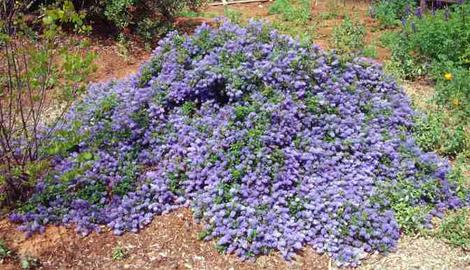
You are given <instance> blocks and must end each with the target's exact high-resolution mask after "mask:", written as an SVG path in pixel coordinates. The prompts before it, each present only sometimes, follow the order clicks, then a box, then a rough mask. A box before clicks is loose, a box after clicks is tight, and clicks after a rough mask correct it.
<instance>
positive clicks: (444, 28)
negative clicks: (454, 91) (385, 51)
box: [388, 3, 470, 79]
mask: <svg viewBox="0 0 470 270" xmlns="http://www.w3.org/2000/svg"><path fill="white" fill-rule="evenodd" d="M469 17H470V3H467V4H462V5H457V6H455V7H454V8H453V9H452V12H449V11H443V10H440V11H436V12H433V13H432V14H424V15H420V16H410V17H408V18H407V19H406V20H403V28H402V31H401V33H400V34H398V35H395V36H393V37H392V35H390V36H389V38H393V42H388V47H390V49H391V51H392V63H393V66H394V67H396V69H398V70H400V69H401V70H400V71H401V72H398V73H401V74H403V75H404V77H405V78H408V79H413V78H415V77H417V76H420V75H426V74H429V71H431V70H432V69H430V68H429V67H430V66H431V65H433V66H435V65H437V66H442V63H446V65H447V66H454V67H463V68H464V69H468V68H469V67H470V64H469V63H470V61H469V57H468V56H469V55H470V54H469V52H470V49H469V47H470V22H467V20H468V19H466V18H469ZM431 75H432V74H431ZM438 76H442V74H439V75H438ZM435 79H436V78H435Z"/></svg>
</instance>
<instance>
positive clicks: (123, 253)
mask: <svg viewBox="0 0 470 270" xmlns="http://www.w3.org/2000/svg"><path fill="white" fill-rule="evenodd" d="M128 255H129V254H128V251H127V250H126V249H125V248H124V247H122V246H121V245H117V246H115V247H114V249H113V252H112V254H111V258H112V259H113V261H122V260H124V259H125V258H126V257H127V256H128Z"/></svg>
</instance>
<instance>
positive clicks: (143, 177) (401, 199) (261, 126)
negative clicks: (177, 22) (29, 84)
mask: <svg viewBox="0 0 470 270" xmlns="http://www.w3.org/2000/svg"><path fill="white" fill-rule="evenodd" d="M412 118H413V111H412V110H411V108H410V105H409V102H408V99H407V97H406V96H405V95H404V93H403V92H402V91H401V90H400V88H399V87H398V86H397V84H396V83H395V82H394V81H392V80H390V79H388V78H387V77H385V76H384V75H383V73H382V71H381V69H380V67H379V66H377V65H376V64H373V63H370V62H368V61H367V60H365V59H355V60H353V61H352V62H349V63H343V62H340V61H339V60H338V57H337V56H336V55H334V54H327V53H325V52H322V51H321V50H320V49H319V47H317V46H313V47H307V46H300V45H299V43H298V42H296V41H295V40H293V39H291V38H290V37H288V36H284V35H280V34H279V33H277V32H276V31H273V30H271V29H270V28H269V27H266V26H264V25H263V24H262V23H261V22H251V23H250V24H249V25H248V26H246V28H243V27H240V26H237V25H233V24H230V23H227V22H222V23H221V25H220V27H218V28H216V29H212V28H210V27H209V26H207V25H203V26H201V27H199V28H198V29H197V30H196V32H195V33H194V35H193V36H186V35H179V34H178V33H176V32H172V33H170V34H169V35H168V36H167V37H166V38H165V39H163V40H162V41H161V42H160V43H159V46H158V48H157V49H156V50H155V52H154V54H153V57H152V58H151V60H150V61H149V62H148V63H146V64H145V65H144V66H143V67H142V68H141V70H140V71H139V73H138V74H137V75H134V76H131V77H129V78H128V79H126V80H123V81H116V82H111V83H108V84H102V85H93V86H91V87H90V89H89V93H88V94H87V95H86V96H85V98H84V99H83V100H82V102H80V103H79V104H77V105H76V106H75V107H74V108H73V109H72V110H71V111H70V113H69V114H68V116H67V119H68V121H67V122H66V123H65V124H64V127H63V129H62V131H61V132H60V134H59V135H58V136H57V139H56V145H55V146H54V147H52V148H51V149H49V151H50V153H52V154H55V164H56V165H55V168H54V170H53V171H52V172H51V173H50V174H48V175H47V176H46V177H45V178H44V179H43V180H42V181H41V182H40V184H38V186H37V191H36V194H35V195H34V196H33V197H32V198H31V200H30V202H29V203H28V204H26V205H25V206H24V207H23V209H21V211H19V212H18V213H15V214H12V215H11V220H13V221H16V222H20V223H22V225H21V226H20V229H21V230H24V231H25V232H27V233H28V234H32V233H35V232H41V231H43V230H44V226H45V225H46V224H70V225H74V226H76V229H77V231H78V232H79V233H81V234H88V233H90V232H91V231H94V230H99V226H98V225H100V224H106V225H107V226H108V227H110V228H112V229H113V231H114V232H115V233H116V234H122V233H124V232H128V231H131V232H137V231H138V230H140V229H142V228H143V227H144V226H145V225H147V224H149V223H150V222H151V220H152V218H153V217H154V216H155V215H159V214H162V213H167V212H169V211H171V210H173V209H175V208H178V207H183V206H189V207H191V209H192V210H193V213H194V217H195V218H196V219H197V220H199V221H202V222H203V223H204V224H205V228H206V229H205V230H204V231H203V232H201V235H200V236H201V238H202V239H206V240H210V239H216V240H217V244H218V247H219V248H220V249H221V250H223V251H225V252H228V253H235V254H237V255H238V256H240V257H242V258H244V259H247V258H250V257H253V256H256V255H259V254H267V253H269V252H270V251H272V250H279V251H280V252H281V253H282V255H283V256H284V257H285V258H286V259H291V258H292V256H293V255H294V253H295V252H296V251H298V250H300V249H301V248H302V247H303V246H305V245H310V246H312V247H313V248H315V249H316V250H317V251H318V252H326V253H328V254H330V255H331V256H333V258H334V259H336V261H337V262H338V263H339V264H342V265H356V264H357V263H358V262H359V259H360V258H362V257H363V256H364V255H365V254H366V253H367V252H372V251H379V252H386V251H389V250H391V249H393V248H394V246H395V244H396V241H397V239H398V238H399V234H400V226H402V227H401V229H405V228H406V229H407V230H408V229H409V230H412V229H413V226H417V228H419V227H420V226H425V225H427V224H428V223H429V218H430V217H431V216H432V215H436V214H439V213H441V212H442V211H443V210H444V209H447V208H456V207H459V206H461V205H463V204H464V203H466V200H467V193H457V192H456V189H457V187H456V186H455V184H454V183H453V182H451V181H448V180H447V178H446V175H447V174H448V171H449V164H448V163H447V162H446V161H445V160H441V159H439V158H438V157H437V156H436V155H434V154H431V153H424V152H423V151H421V150H420V149H419V148H418V147H417V146H416V143H415V141H414V140H413V139H412V136H411V134H410V133H411V132H410V130H411V128H412V126H413V122H412ZM77 138H79V139H78V140H77ZM71 140H72V141H74V142H75V143H70V141H71ZM410 213H411V214H410ZM397 221H398V222H397ZM411 225H413V226H411Z"/></svg>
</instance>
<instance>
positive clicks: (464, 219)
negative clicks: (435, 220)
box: [436, 209, 470, 250]
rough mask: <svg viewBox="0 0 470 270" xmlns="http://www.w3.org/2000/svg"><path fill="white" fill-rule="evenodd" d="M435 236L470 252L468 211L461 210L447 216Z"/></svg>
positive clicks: (469, 217) (469, 218)
mask: <svg viewBox="0 0 470 270" xmlns="http://www.w3.org/2000/svg"><path fill="white" fill-rule="evenodd" d="M436 235H437V236H438V237H439V238H441V239H443V240H444V241H446V242H448V243H449V244H451V245H453V246H455V247H460V248H462V249H464V250H470V215H469V210H468V209H461V210H458V211H455V212H454V213H451V214H449V215H447V216H446V218H445V219H444V220H443V221H442V223H441V224H440V226H439V228H438V231H437V234H436Z"/></svg>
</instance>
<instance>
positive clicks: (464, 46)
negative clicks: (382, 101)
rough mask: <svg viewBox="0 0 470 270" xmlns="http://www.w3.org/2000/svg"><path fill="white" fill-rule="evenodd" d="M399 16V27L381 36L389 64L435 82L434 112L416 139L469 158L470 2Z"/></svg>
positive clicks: (399, 72) (395, 70) (406, 75)
mask: <svg viewBox="0 0 470 270" xmlns="http://www.w3.org/2000/svg"><path fill="white" fill-rule="evenodd" d="M462 2H463V1H462ZM402 16H403V17H402V24H401V31H399V32H396V33H391V34H390V33H389V34H387V35H386V36H384V37H385V38H384V39H383V40H384V41H385V44H386V45H387V46H388V47H389V48H390V49H391V52H392V57H391V62H390V64H389V65H388V68H389V69H390V70H391V71H392V72H393V73H395V74H397V75H398V76H400V77H403V78H405V79H415V78H417V77H419V76H427V77H428V78H430V79H431V80H433V81H434V82H435V90H436V94H435V96H434V102H433V103H434V104H435V105H436V106H437V111H436V112H429V113H428V117H427V119H426V121H424V122H423V123H422V124H421V125H420V126H421V128H420V129H419V130H418V131H419V133H421V134H420V135H419V136H420V138H419V142H420V144H421V145H423V146H424V147H425V148H426V149H428V150H434V151H437V152H439V153H441V154H444V155H448V156H451V157H456V156H461V157H462V158H466V159H470V135H469V134H470V132H469V130H470V121H469V120H468V119H469V117H470V103H469V101H470V87H469V85H470V60H469V59H470V57H469V55H470V54H469V48H470V22H469V21H468V18H469V16H470V3H462V4H456V5H454V6H452V7H446V8H444V9H435V10H432V11H430V12H429V13H421V12H419V10H417V11H416V12H408V13H406V12H405V13H404V14H402ZM443 112H446V114H448V116H446V117H443ZM444 118H446V119H444ZM423 139H424V140H423Z"/></svg>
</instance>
